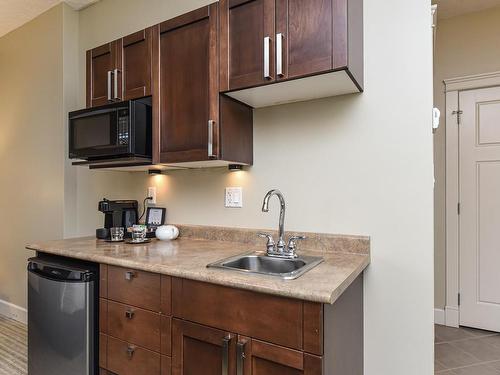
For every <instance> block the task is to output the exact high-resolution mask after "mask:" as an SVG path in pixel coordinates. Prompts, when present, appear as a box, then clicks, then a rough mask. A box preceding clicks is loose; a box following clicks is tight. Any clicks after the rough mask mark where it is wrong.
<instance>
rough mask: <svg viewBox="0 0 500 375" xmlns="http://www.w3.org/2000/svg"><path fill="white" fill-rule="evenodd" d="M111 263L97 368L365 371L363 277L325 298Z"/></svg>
mask: <svg viewBox="0 0 500 375" xmlns="http://www.w3.org/2000/svg"><path fill="white" fill-rule="evenodd" d="M109 270H111V272H109ZM109 270H108V266H102V267H101V284H103V283H105V284H106V285H101V296H100V297H101V299H100V314H101V315H100V319H99V322H100V323H99V324H100V327H99V328H100V336H99V338H100V340H99V344H100V348H99V353H100V354H99V356H100V358H99V366H100V367H101V370H100V375H171V374H172V375H221V374H222V375H323V374H324V375H362V373H363V360H362V358H363V356H362V355H363V351H362V350H363V306H362V300H363V295H362V277H360V278H358V279H357V280H356V281H355V282H354V283H353V285H352V286H350V287H349V288H348V289H347V291H346V292H344V294H343V295H342V296H341V297H340V298H339V300H338V301H337V302H336V303H335V304H334V305H322V304H319V303H313V302H305V301H300V300H294V299H289V298H284V297H279V296H272V295H268V294H262V293H257V292H253V291H248V290H241V289H234V288H229V287H225V286H219V285H214V284H209V283H204V282H198V281H192V280H186V279H181V278H170V277H168V276H161V277H154V274H148V273H147V272H143V271H136V270H126V269H120V268H118V267H111V266H110V267H109ZM132 273H133V274H134V275H135V276H134V277H130V275H131V274H132ZM144 280H148V283H146V284H148V285H147V286H146V284H145V283H144ZM149 283H151V285H149ZM116 285H119V290H120V293H116V291H112V290H110V288H111V287H112V286H113V287H116ZM148 290H149V293H150V292H151V291H155V293H156V294H158V295H159V298H160V300H161V301H156V300H154V299H152V298H145V296H147V295H148ZM105 296H107V297H105ZM139 306H140V307H139Z"/></svg>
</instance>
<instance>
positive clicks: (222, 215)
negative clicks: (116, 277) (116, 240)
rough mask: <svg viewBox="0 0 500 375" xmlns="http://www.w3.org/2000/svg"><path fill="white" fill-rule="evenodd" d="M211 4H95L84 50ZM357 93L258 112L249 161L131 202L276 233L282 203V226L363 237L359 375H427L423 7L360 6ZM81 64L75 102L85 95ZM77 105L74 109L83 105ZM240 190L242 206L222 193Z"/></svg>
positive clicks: (429, 292) (161, 182) (413, 1)
mask: <svg viewBox="0 0 500 375" xmlns="http://www.w3.org/2000/svg"><path fill="white" fill-rule="evenodd" d="M206 3H208V1H194V0H189V1H174V0H169V1H165V0H145V1H140V2H138V1H133V0H102V1H100V2H99V3H97V4H95V5H93V6H91V7H89V8H87V9H85V10H83V11H82V12H81V14H80V20H79V21H80V23H79V31H80V58H79V60H80V61H83V56H84V51H85V50H86V49H88V48H91V47H95V46H97V45H99V44H101V43H104V42H107V41H109V40H112V39H114V38H117V37H120V36H122V35H124V34H126V33H129V32H133V31H136V30H137V29H139V28H142V27H146V26H149V25H152V24H154V23H157V22H159V21H161V20H164V19H167V18H170V17H172V16H174V15H177V14H179V13H181V12H184V11H186V10H188V9H194V8H196V7H197V6H199V5H201V4H206ZM365 46H366V47H365V56H366V59H365V77H366V82H365V87H366V92H365V93H363V94H361V95H351V96H344V97H339V98H330V99H323V100H318V101H314V102H308V103H300V104H292V105H287V106H281V107H275V108H267V109H261V110H257V111H255V130H254V131H255V134H254V135H255V165H254V166H253V167H252V168H251V169H249V170H248V171H245V172H239V173H236V174H229V173H227V172H225V171H224V170H223V169H216V170H202V171H177V172H171V173H169V175H168V176H160V177H152V178H149V177H146V176H145V175H144V174H139V175H137V176H136V177H135V180H136V181H137V185H136V186H135V193H136V198H137V199H140V198H141V197H143V196H144V194H145V192H146V191H145V188H146V187H147V186H148V185H151V184H157V185H158V186H159V188H160V191H159V196H158V198H159V201H160V203H161V204H164V205H165V206H167V207H168V209H169V221H171V222H177V223H194V224H210V225H234V226H242V227H259V228H260V227H269V228H274V227H275V226H276V222H277V213H276V207H277V205H276V204H275V203H274V205H273V207H272V209H271V213H270V214H263V213H261V212H260V204H261V199H262V198H263V196H264V193H265V192H266V191H267V190H268V189H270V188H274V187H277V188H280V189H282V190H283V192H284V193H285V196H286V198H287V202H288V211H287V221H286V225H287V227H288V228H290V229H302V230H313V231H324V232H333V233H350V234H367V235H370V236H372V264H371V266H370V268H369V269H368V271H367V272H366V278H365V349H366V350H365V355H366V357H365V368H366V371H365V374H367V375H392V374H394V375H396V374H402V373H404V374H407V375H413V374H414V375H422V374H428V375H430V374H432V373H433V306H434V303H433V302H434V301H433V298H434V297H433V274H434V272H433V168H432V135H431V130H430V126H431V125H430V120H431V108H432V58H431V52H432V51H431V28H430V2H428V1H420V0H406V1H400V0H388V1H382V2H381V1H376V2H375V1H366V2H365ZM84 74H85V73H84V66H83V65H82V66H80V82H81V85H80V96H81V98H83V97H84V85H82V83H83V78H84ZM80 102H83V101H82V100H81V101H80ZM227 185H239V186H242V187H243V188H244V208H243V209H241V210H228V209H224V207H223V188H224V187H225V186H227Z"/></svg>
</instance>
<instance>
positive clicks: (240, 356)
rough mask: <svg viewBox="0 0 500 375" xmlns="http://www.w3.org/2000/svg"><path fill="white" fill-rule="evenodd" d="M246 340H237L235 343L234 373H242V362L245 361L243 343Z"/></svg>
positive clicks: (240, 374)
mask: <svg viewBox="0 0 500 375" xmlns="http://www.w3.org/2000/svg"><path fill="white" fill-rule="evenodd" d="M246 344H247V343H246V342H238V343H237V344H236V375H243V364H244V362H245V345H246Z"/></svg>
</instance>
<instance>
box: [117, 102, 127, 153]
mask: <svg viewBox="0 0 500 375" xmlns="http://www.w3.org/2000/svg"><path fill="white" fill-rule="evenodd" d="M128 122H129V113H128V109H121V110H119V111H118V144H119V145H120V146H126V145H128V143H129V126H128Z"/></svg>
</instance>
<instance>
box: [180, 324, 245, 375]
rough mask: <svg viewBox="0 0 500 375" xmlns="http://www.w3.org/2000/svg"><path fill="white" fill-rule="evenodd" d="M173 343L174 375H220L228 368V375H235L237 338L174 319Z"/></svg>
mask: <svg viewBox="0 0 500 375" xmlns="http://www.w3.org/2000/svg"><path fill="white" fill-rule="evenodd" d="M172 339H173V356H172V374H174V375H199V374H203V375H220V374H221V373H222V368H223V366H227V367H228V372H227V373H228V374H234V372H235V363H234V362H235V344H234V342H235V337H234V335H231V334H229V333H228V332H225V331H222V330H218V329H215V328H210V327H205V326H202V325H199V324H195V323H190V322H187V321H182V320H178V319H173V321H172ZM225 343H226V345H227V347H225Z"/></svg>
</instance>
